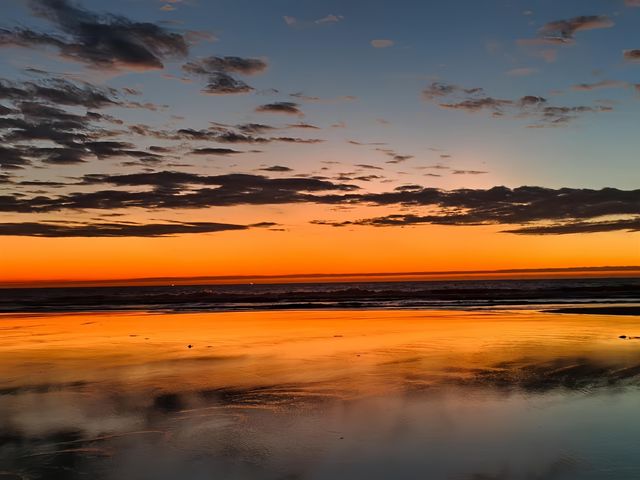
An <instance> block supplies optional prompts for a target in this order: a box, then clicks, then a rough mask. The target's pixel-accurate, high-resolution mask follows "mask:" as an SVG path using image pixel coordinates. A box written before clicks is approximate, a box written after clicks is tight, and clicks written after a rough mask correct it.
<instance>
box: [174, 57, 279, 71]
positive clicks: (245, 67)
mask: <svg viewBox="0 0 640 480" xmlns="http://www.w3.org/2000/svg"><path fill="white" fill-rule="evenodd" d="M182 69H183V70H184V71H185V72H187V73H190V74H193V75H211V74H214V73H219V72H224V73H238V74H241V75H256V74H258V73H262V72H264V71H265V70H266V69H267V62H265V61H264V60H262V59H259V58H241V57H213V56H212V57H207V58H203V59H200V60H193V61H191V62H188V63H186V64H184V65H183V67H182Z"/></svg>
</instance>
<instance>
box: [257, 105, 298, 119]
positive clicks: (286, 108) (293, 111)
mask: <svg viewBox="0 0 640 480" xmlns="http://www.w3.org/2000/svg"><path fill="white" fill-rule="evenodd" d="M256 112H258V113H283V114H285V115H299V116H303V115H304V114H303V113H302V111H301V110H300V109H299V108H298V104H297V103H294V102H275V103H267V104H266V105H260V106H259V107H257V108H256Z"/></svg>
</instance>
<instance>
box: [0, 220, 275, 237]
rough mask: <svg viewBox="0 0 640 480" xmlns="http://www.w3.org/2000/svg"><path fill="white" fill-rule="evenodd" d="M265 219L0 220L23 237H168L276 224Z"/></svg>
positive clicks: (5, 232) (3, 228) (3, 231)
mask: <svg viewBox="0 0 640 480" xmlns="http://www.w3.org/2000/svg"><path fill="white" fill-rule="evenodd" d="M274 225H276V224H275V223H271V222H264V223H260V224H255V225H235V224H229V223H212V222H189V223H183V222H172V223H129V222H127V223H125V222H122V223H116V222H114V223H81V222H69V223H61V222H22V223H0V236H21V237H169V236H174V235H184V234H194V233H215V232H224V231H230V230H247V229H249V228H254V227H258V228H259V227H264V226H274Z"/></svg>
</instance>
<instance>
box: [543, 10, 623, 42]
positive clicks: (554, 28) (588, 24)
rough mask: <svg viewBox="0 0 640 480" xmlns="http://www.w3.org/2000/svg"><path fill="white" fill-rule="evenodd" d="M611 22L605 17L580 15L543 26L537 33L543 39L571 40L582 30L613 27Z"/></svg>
mask: <svg viewBox="0 0 640 480" xmlns="http://www.w3.org/2000/svg"><path fill="white" fill-rule="evenodd" d="M613 25H614V23H613V21H612V20H611V19H610V18H609V17H607V16H605V15H582V16H579V17H574V18H570V19H568V20H556V21H554V22H549V23H546V24H544V25H543V26H542V27H541V28H540V30H539V33H540V34H541V35H542V36H543V38H558V39H562V40H572V39H573V37H574V35H575V33H576V32H579V31H582V30H595V29H598V28H609V27H613Z"/></svg>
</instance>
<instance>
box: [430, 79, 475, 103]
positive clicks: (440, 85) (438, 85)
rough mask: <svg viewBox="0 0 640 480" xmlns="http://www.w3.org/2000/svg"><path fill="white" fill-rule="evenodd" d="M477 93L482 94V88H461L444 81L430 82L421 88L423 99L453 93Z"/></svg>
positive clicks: (446, 95)
mask: <svg viewBox="0 0 640 480" xmlns="http://www.w3.org/2000/svg"><path fill="white" fill-rule="evenodd" d="M460 93H463V94H466V95H477V94H484V90H483V89H482V88H463V87H460V86H458V85H453V84H451V83H444V82H432V83H431V84H430V85H429V86H428V87H426V88H425V89H424V90H422V96H423V98H424V99H425V100H435V99H437V98H441V97H450V96H451V95H454V94H460Z"/></svg>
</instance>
